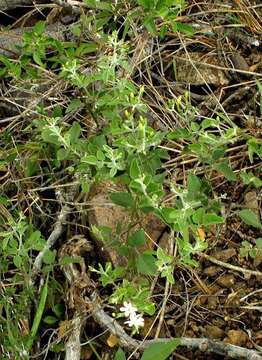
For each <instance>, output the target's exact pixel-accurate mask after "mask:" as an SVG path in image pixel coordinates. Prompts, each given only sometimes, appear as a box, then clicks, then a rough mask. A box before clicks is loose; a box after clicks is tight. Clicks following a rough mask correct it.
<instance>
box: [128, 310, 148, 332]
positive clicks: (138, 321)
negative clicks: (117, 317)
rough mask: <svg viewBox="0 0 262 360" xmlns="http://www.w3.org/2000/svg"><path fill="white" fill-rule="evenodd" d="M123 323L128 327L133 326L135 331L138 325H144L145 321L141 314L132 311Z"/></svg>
mask: <svg viewBox="0 0 262 360" xmlns="http://www.w3.org/2000/svg"><path fill="white" fill-rule="evenodd" d="M125 324H127V325H128V326H129V327H134V328H135V329H136V331H138V329H139V328H140V327H143V326H144V325H145V322H144V319H143V317H142V315H141V314H136V313H133V314H131V315H130V316H129V320H127V321H126V322H125Z"/></svg>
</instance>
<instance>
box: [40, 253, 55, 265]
mask: <svg viewBox="0 0 262 360" xmlns="http://www.w3.org/2000/svg"><path fill="white" fill-rule="evenodd" d="M55 257H56V254H55V252H54V251H52V250H47V251H46V252H45V254H44V256H43V262H44V263H45V264H47V265H52V264H54V262H55Z"/></svg>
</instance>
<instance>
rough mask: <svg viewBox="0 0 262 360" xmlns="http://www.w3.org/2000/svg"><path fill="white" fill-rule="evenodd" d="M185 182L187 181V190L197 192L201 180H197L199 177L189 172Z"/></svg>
mask: <svg viewBox="0 0 262 360" xmlns="http://www.w3.org/2000/svg"><path fill="white" fill-rule="evenodd" d="M187 182H188V191H189V192H193V193H197V192H199V191H200V188H201V181H200V180H199V178H198V177H197V176H196V175H192V174H190V175H189V176H188V180H187Z"/></svg>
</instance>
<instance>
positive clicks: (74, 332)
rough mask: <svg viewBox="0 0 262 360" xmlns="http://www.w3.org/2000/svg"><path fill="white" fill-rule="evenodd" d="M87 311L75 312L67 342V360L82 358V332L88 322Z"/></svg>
mask: <svg viewBox="0 0 262 360" xmlns="http://www.w3.org/2000/svg"><path fill="white" fill-rule="evenodd" d="M86 319H87V317H86V313H78V312H77V313H75V314H74V317H73V319H72V321H71V322H72V329H71V330H70V335H69V337H68V340H67V341H66V342H65V360H80V359H81V343H80V338H81V333H82V329H83V327H84V325H85V323H86Z"/></svg>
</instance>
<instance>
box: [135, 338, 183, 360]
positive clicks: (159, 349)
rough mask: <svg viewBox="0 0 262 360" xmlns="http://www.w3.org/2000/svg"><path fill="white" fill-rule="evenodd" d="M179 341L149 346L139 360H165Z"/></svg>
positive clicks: (174, 340)
mask: <svg viewBox="0 0 262 360" xmlns="http://www.w3.org/2000/svg"><path fill="white" fill-rule="evenodd" d="M179 344H180V340H179V339H173V340H170V341H168V342H163V343H155V344H152V345H150V346H149V347H148V348H147V349H146V350H145V351H144V353H143V355H142V357H141V360H152V359H156V360H165V359H167V358H168V356H169V355H171V354H172V353H173V351H174V350H175V349H176V348H177V347H178V346H179Z"/></svg>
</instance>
